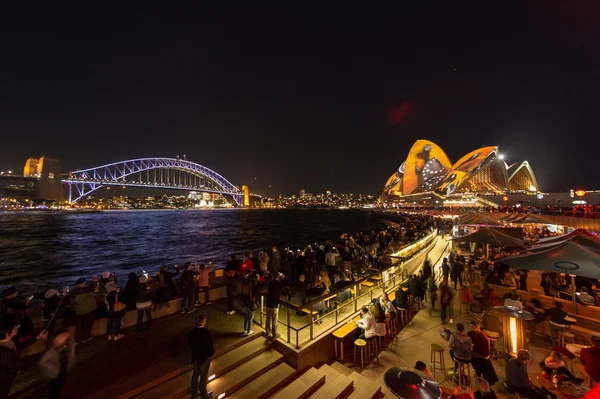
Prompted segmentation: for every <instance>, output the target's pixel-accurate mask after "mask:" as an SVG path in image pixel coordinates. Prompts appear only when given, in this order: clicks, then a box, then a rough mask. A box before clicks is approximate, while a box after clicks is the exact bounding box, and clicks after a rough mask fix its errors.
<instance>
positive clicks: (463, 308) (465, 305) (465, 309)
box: [460, 302, 471, 314]
mask: <svg viewBox="0 0 600 399" xmlns="http://www.w3.org/2000/svg"><path fill="white" fill-rule="evenodd" d="M469 313H471V310H470V305H469V302H461V303H460V314H469Z"/></svg>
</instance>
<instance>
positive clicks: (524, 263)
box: [499, 238, 600, 279]
mask: <svg viewBox="0 0 600 399" xmlns="http://www.w3.org/2000/svg"><path fill="white" fill-rule="evenodd" d="M588 244H589V245H582V244H581V243H577V242H575V240H573V239H571V240H567V241H564V242H562V243H560V244H558V245H556V246H554V247H552V248H551V249H548V250H545V251H540V252H534V253H527V254H523V255H517V256H511V257H508V258H504V259H501V260H500V261H499V262H500V263H503V264H505V265H509V266H511V267H512V268H514V269H524V270H543V271H548V272H556V273H567V274H574V275H576V276H583V277H589V278H595V279H597V278H600V240H597V239H595V238H594V239H591V240H589V241H588Z"/></svg>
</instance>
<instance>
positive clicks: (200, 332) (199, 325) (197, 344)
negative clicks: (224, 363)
mask: <svg viewBox="0 0 600 399" xmlns="http://www.w3.org/2000/svg"><path fill="white" fill-rule="evenodd" d="M188 345H189V347H190V349H191V350H192V364H193V365H194V373H193V374H192V398H198V397H200V399H208V398H212V395H213V393H212V392H206V384H207V382H208V369H209V368H210V360H211V357H212V355H213V354H214V353H215V348H214V346H213V340H212V335H211V334H210V331H208V328H206V316H204V315H200V316H198V317H196V328H194V329H192V330H191V331H190V332H189V334H188ZM198 377H200V384H199V385H198ZM198 391H199V392H200V396H198Z"/></svg>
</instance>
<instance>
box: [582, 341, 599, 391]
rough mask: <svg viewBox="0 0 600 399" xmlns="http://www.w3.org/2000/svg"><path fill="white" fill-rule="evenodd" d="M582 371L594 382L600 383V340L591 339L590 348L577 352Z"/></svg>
mask: <svg viewBox="0 0 600 399" xmlns="http://www.w3.org/2000/svg"><path fill="white" fill-rule="evenodd" d="M579 358H580V359H581V365H582V366H583V371H585V374H587V375H588V376H589V377H590V378H591V379H592V380H594V382H596V383H598V382H600V338H598V337H592V346H591V347H589V348H583V349H581V352H579Z"/></svg>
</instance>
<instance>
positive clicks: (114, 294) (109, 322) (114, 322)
mask: <svg viewBox="0 0 600 399" xmlns="http://www.w3.org/2000/svg"><path fill="white" fill-rule="evenodd" d="M104 300H105V301H106V310H107V312H108V314H107V316H106V333H107V334H108V340H109V341H118V340H120V339H121V338H123V334H121V333H120V330H121V317H123V314H124V310H121V311H118V312H117V311H116V309H115V305H116V304H118V303H119V287H118V286H117V284H115V283H114V282H110V283H108V284H106V296H105V297H104Z"/></svg>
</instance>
